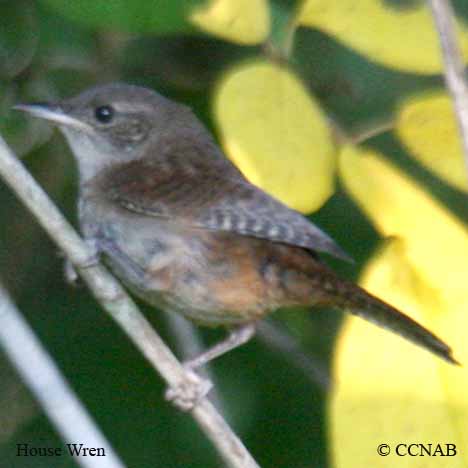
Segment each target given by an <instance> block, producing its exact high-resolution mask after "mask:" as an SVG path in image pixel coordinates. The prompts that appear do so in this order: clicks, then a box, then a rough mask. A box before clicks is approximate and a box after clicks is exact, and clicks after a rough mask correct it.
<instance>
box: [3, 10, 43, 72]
mask: <svg viewBox="0 0 468 468" xmlns="http://www.w3.org/2000/svg"><path fill="white" fill-rule="evenodd" d="M0 18H1V21H0V78H4V79H11V78H14V77H15V76H16V75H18V74H19V73H21V71H22V70H24V69H25V68H26V67H27V66H28V65H29V63H30V62H31V60H32V58H33V56H34V53H35V51H36V46H37V38H38V37H39V35H38V33H37V23H36V17H35V12H34V8H33V7H32V5H31V4H29V3H26V2H0Z"/></svg>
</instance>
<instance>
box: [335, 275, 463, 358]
mask: <svg viewBox="0 0 468 468" xmlns="http://www.w3.org/2000/svg"><path fill="white" fill-rule="evenodd" d="M335 294H336V296H338V299H337V298H336V296H335V303H336V302H340V299H341V304H337V305H340V306H341V307H342V308H343V309H346V310H348V311H349V312H351V313H352V314H354V315H358V316H359V317H362V318H364V319H366V320H368V321H369V322H373V323H375V324H376V325H378V326H380V327H382V328H385V329H387V330H390V331H393V332H394V333H397V334H398V335H400V336H402V337H403V338H406V339H407V340H409V341H412V342H413V343H415V344H416V345H418V346H421V347H423V348H426V349H427V350H429V351H431V352H432V353H434V354H436V355H437V356H440V357H441V358H442V359H445V360H446V361H448V362H450V363H452V364H458V365H459V362H457V361H456V359H455V358H454V357H453V356H452V349H451V348H450V347H449V346H448V345H447V344H445V343H444V342H443V341H442V340H441V339H440V338H438V337H437V336H436V335H434V334H433V333H432V332H430V331H429V330H427V329H426V328H424V327H423V326H422V325H419V323H417V322H416V321H415V320H413V319H412V318H410V317H408V316H407V315H405V314H403V313H402V312H400V311H399V310H397V309H396V308H395V307H392V306H391V305H389V304H387V303H386V302H384V301H382V300H380V299H378V298H377V297H375V296H373V295H372V294H369V293H368V292H366V291H365V290H364V289H362V288H360V287H359V286H356V285H355V284H352V283H347V282H342V281H340V280H339V282H338V283H337V284H336V290H335Z"/></svg>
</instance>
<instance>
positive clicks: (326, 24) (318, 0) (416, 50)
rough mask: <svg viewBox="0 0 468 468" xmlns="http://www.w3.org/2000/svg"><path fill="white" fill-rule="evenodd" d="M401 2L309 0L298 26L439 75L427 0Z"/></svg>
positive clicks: (463, 35) (464, 42)
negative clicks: (300, 25)
mask: <svg viewBox="0 0 468 468" xmlns="http://www.w3.org/2000/svg"><path fill="white" fill-rule="evenodd" d="M392 3H395V4H394V5H392ZM396 3H397V2H391V1H384V0H339V1H330V0H307V1H306V2H305V4H304V7H303V9H302V11H301V14H300V15H299V22H300V23H302V24H304V25H307V26H311V27H314V28H317V29H320V30H322V31H324V32H326V33H328V34H330V35H332V36H334V37H336V38H337V39H338V40H339V41H341V42H342V43H343V44H345V45H347V46H349V47H351V48H353V49H355V50H356V51H357V52H359V53H361V54H364V55H366V56H368V57H369V59H371V60H373V61H375V62H378V63H381V64H383V65H386V66H389V67H392V68H397V69H399V70H404V71H412V72H417V73H437V72H440V71H441V70H442V62H441V55H440V51H439V41H438V38H437V32H436V29H435V27H434V22H433V19H432V16H431V12H430V10H429V8H428V7H427V2H424V1H411V2H398V4H399V5H396ZM405 3H406V4H405ZM459 32H460V34H459V39H460V41H461V48H462V51H463V55H464V57H465V58H468V28H467V27H466V25H461V24H460V25H459Z"/></svg>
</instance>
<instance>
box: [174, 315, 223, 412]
mask: <svg viewBox="0 0 468 468" xmlns="http://www.w3.org/2000/svg"><path fill="white" fill-rule="evenodd" d="M165 316H166V318H167V322H168V323H169V327H170V329H171V332H172V335H174V337H175V339H176V345H177V349H178V350H180V352H181V353H182V360H183V361H185V360H188V359H192V358H194V357H195V356H198V355H199V354H201V353H202V352H203V351H204V350H205V348H204V347H203V342H202V340H201V339H200V335H199V333H197V330H196V329H195V326H194V325H193V324H192V323H191V322H189V321H188V320H187V319H186V318H184V317H182V316H181V315H180V314H178V313H177V312H173V311H170V310H169V311H167V314H165ZM197 373H198V374H199V375H201V376H202V377H205V378H207V379H209V380H210V381H211V382H215V375H214V374H213V372H212V368H211V366H210V363H208V364H205V365H204V366H203V367H201V368H200V369H197ZM210 401H211V402H212V403H213V404H214V405H215V407H216V408H217V409H218V411H220V412H221V413H224V411H223V408H224V403H223V400H222V398H221V395H220V394H219V392H218V390H217V388H216V385H214V386H213V388H212V389H211V391H210Z"/></svg>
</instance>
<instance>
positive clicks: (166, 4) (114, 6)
mask: <svg viewBox="0 0 468 468" xmlns="http://www.w3.org/2000/svg"><path fill="white" fill-rule="evenodd" d="M41 2H42V3H43V4H44V5H47V6H49V7H50V8H53V9H54V10H55V11H56V12H57V13H59V14H60V15H62V16H64V17H66V18H68V19H70V20H73V21H76V22H78V23H80V24H83V25H86V26H88V27H91V28H106V29H117V30H122V31H129V32H137V33H145V32H153V33H160V34H165V33H181V32H189V31H193V30H194V28H193V26H192V25H191V24H190V23H189V21H188V18H189V15H190V14H191V12H192V11H193V9H194V8H195V7H196V6H199V5H200V4H202V3H203V2H202V0H153V1H147V0H131V1H130V0H80V1H63V0H41Z"/></svg>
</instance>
